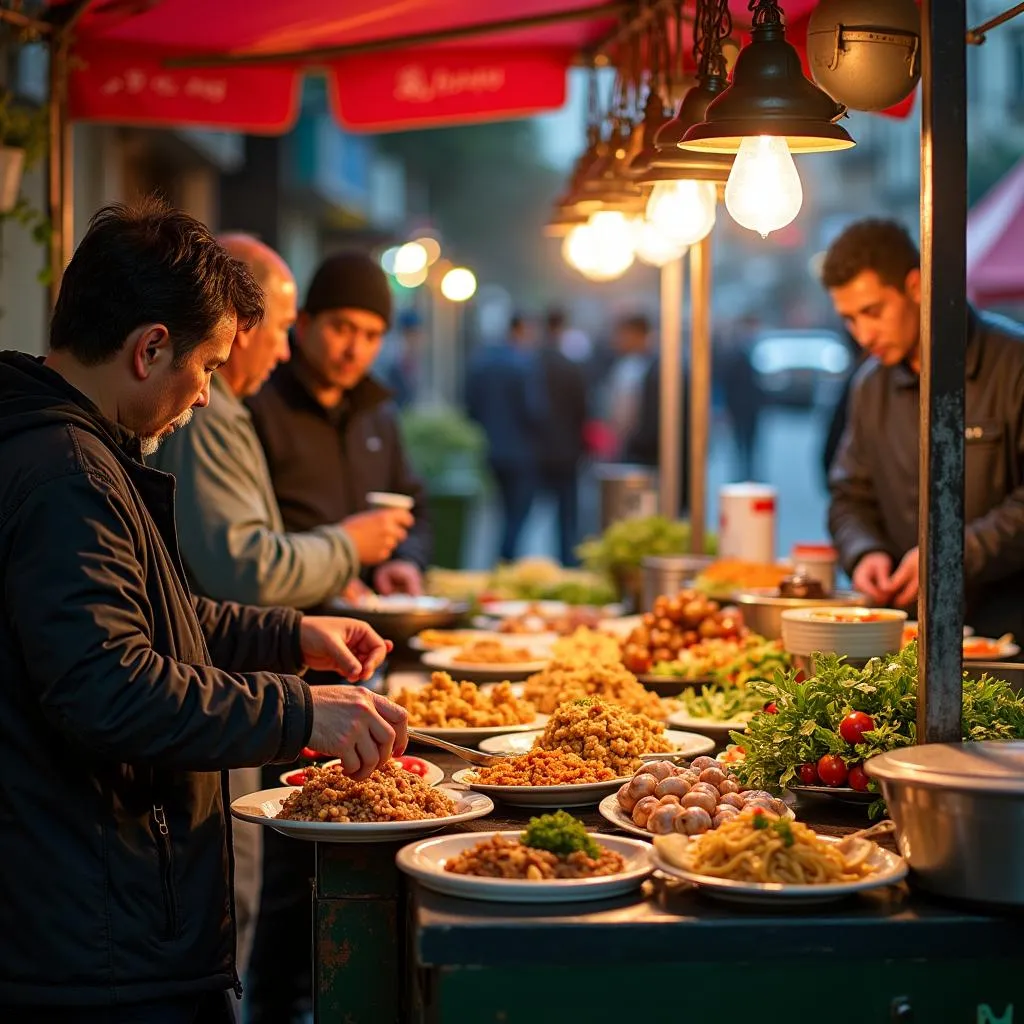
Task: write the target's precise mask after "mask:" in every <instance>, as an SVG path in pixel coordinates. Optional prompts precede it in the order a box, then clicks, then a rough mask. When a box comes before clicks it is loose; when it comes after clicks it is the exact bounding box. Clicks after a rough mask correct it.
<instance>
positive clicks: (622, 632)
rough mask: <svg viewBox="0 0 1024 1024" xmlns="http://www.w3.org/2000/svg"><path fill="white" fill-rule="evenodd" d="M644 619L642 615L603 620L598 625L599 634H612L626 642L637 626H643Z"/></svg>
mask: <svg viewBox="0 0 1024 1024" xmlns="http://www.w3.org/2000/svg"><path fill="white" fill-rule="evenodd" d="M643 623H644V617H643V616H642V615H624V616H622V618H618V619H602V620H601V621H600V622H599V623H598V624H597V629H598V632H601V633H610V634H611V635H612V636H614V637H616V638H617V639H619V640H625V639H626V638H627V637H628V636H629V634H630V633H632V632H633V630H634V629H636V628H637V626H642V625H643Z"/></svg>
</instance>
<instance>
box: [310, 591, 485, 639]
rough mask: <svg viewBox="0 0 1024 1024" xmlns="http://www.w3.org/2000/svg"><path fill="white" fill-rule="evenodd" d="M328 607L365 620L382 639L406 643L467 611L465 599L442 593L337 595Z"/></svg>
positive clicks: (447, 624)
mask: <svg viewBox="0 0 1024 1024" xmlns="http://www.w3.org/2000/svg"><path fill="white" fill-rule="evenodd" d="M330 610H331V611H332V612H334V613H335V614H336V615H349V616H351V617H352V618H353V619H362V620H363V621H364V622H368V623H369V624H370V625H371V626H372V627H373V628H374V629H375V630H376V631H377V632H378V633H380V635H381V636H382V637H384V639H385V640H391V641H393V642H394V643H396V644H404V643H408V642H409V640H411V639H412V638H413V637H414V636H415V635H416V634H417V633H421V632H422V631H423V630H425V629H451V628H452V627H454V626H457V625H458V624H459V622H460V621H461V620H462V619H463V618H464V617H465V615H466V614H467V612H468V611H469V604H468V603H467V602H465V601H451V600H449V599H448V598H445V597H410V596H409V595H407V594H393V595H389V596H387V597H376V596H375V597H373V598H370V599H369V600H367V601H365V602H363V601H361V602H356V603H352V604H350V603H349V602H348V601H343V600H341V599H340V598H339V599H337V600H335V601H332V602H331V605H330Z"/></svg>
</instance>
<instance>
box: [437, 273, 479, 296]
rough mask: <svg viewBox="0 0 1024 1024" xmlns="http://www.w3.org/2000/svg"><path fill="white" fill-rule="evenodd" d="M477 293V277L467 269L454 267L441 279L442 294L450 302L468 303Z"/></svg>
mask: <svg viewBox="0 0 1024 1024" xmlns="http://www.w3.org/2000/svg"><path fill="white" fill-rule="evenodd" d="M475 293H476V275H475V274H474V273H473V271H472V270H469V269H468V268H467V267H452V269H451V270H449V271H448V273H446V274H445V275H444V277H442V278H441V294H442V295H443V296H444V297H445V298H446V299H447V300H448V301H449V302H467V301H469V299H471V298H472V297H473V295H474V294H475Z"/></svg>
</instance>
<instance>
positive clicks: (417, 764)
mask: <svg viewBox="0 0 1024 1024" xmlns="http://www.w3.org/2000/svg"><path fill="white" fill-rule="evenodd" d="M395 760H396V761H397V762H398V763H399V764H400V765H401V766H402V767H403V768H404V769H405V770H406V771H407V772H411V773H412V774H413V775H418V776H419V777H420V778H421V779H425V778H426V777H427V766H426V764H424V763H423V761H421V760H420V759H419V758H418V757H396V758H395Z"/></svg>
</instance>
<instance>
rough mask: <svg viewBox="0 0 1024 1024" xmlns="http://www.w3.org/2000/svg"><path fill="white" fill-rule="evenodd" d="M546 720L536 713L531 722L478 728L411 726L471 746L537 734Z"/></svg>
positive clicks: (428, 734) (544, 716) (545, 717)
mask: <svg viewBox="0 0 1024 1024" xmlns="http://www.w3.org/2000/svg"><path fill="white" fill-rule="evenodd" d="M547 721H548V716H547V715H537V717H536V718H535V719H534V720H533V721H532V722H527V723H526V724H525V725H492V726H481V727H479V728H473V727H470V728H468V729H441V728H436V727H434V726H432V725H428V726H422V727H421V726H418V725H416V726H413V728H414V729H415V730H416V731H417V732H422V733H424V734H425V735H427V736H434V737H436V738H437V739H439V740H448V741H449V742H451V743H458V744H461V745H462V746H464V747H471V746H473V744H475V743H481V741H482V742H483V743H488V742H490V741H491V740H493V739H496V738H498V739H500V738H501V737H502V736H517V735H520V734H522V735H528V736H539V735H540V734H541V733H542V732H543V731H544V726H545V725H547ZM413 742H415V740H414V741H413ZM530 743H531V744H532V743H533V740H530ZM481 749H482V747H481ZM527 749H529V747H527ZM516 753H520V754H521V753H523V751H521V750H518V751H516Z"/></svg>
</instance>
